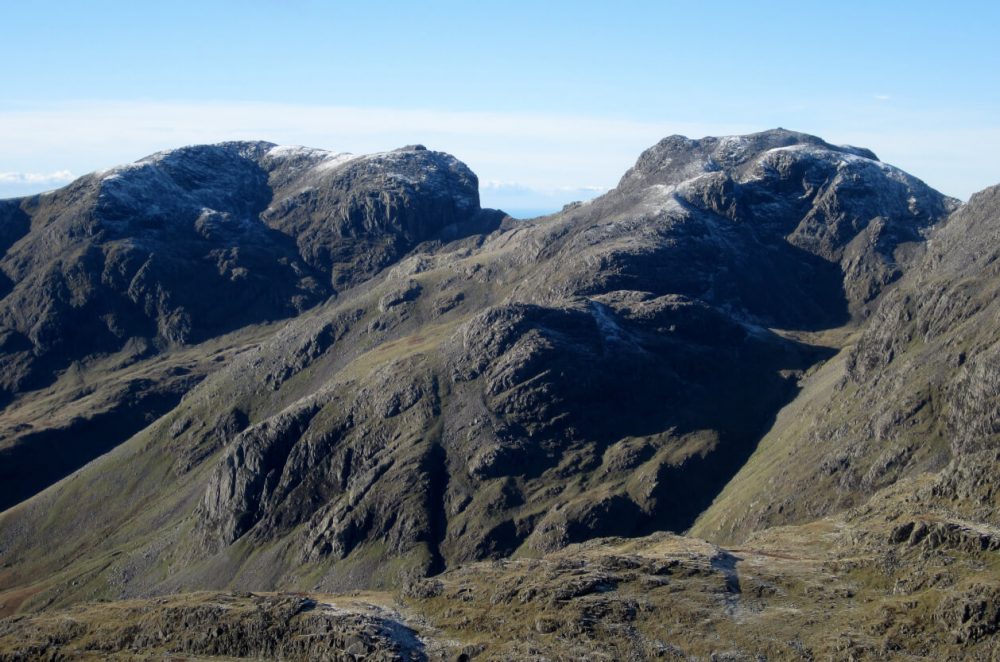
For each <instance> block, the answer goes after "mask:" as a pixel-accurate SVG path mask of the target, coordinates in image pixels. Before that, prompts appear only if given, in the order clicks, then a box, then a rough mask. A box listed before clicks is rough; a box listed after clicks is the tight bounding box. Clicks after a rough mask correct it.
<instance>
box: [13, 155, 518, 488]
mask: <svg viewBox="0 0 1000 662" xmlns="http://www.w3.org/2000/svg"><path fill="white" fill-rule="evenodd" d="M0 209H2V212H0V225H2V227H3V230H2V231H0V248H2V250H3V254H2V257H0V272H2V273H3V278H2V283H0V295H2V297H3V298H2V299H0V352H2V353H0V401H3V402H4V403H9V406H8V410H9V411H10V410H11V409H13V410H17V411H19V414H18V415H17V416H7V417H6V418H7V420H8V421H12V420H14V419H16V423H15V424H14V425H12V426H9V427H8V428H7V430H5V433H4V435H3V439H2V441H0V453H2V460H0V466H2V467H3V469H2V470H0V471H2V472H3V479H4V480H3V488H0V507H3V506H10V505H13V504H14V503H16V502H17V501H19V500H22V499H23V498H26V497H27V496H30V495H31V494H33V493H34V492H36V491H38V490H40V489H42V488H44V487H46V486H47V485H49V484H51V483H52V482H54V481H55V480H57V479H59V478H61V477H62V476H64V475H65V474H67V473H69V472H70V471H72V470H74V469H76V468H78V467H79V466H81V465H83V464H85V463H86V462H87V461H89V460H91V459H93V458H94V457H96V456H97V455H100V454H101V453H103V452H105V451H106V450H108V449H109V448H111V447H113V446H114V445H115V444H118V443H121V442H122V441H124V440H125V439H127V438H128V437H130V436H132V435H133V434H135V433H136V432H138V431H139V430H140V429H142V428H143V427H145V426H146V425H147V424H149V423H150V422H152V420H155V419H156V418H158V417H159V416H161V415H162V414H164V413H165V412H167V411H169V410H170V409H171V408H173V407H174V406H175V405H176V404H177V402H178V401H179V399H180V396H181V395H183V393H185V392H186V391H187V390H188V389H189V388H190V387H191V386H192V385H193V383H196V382H197V381H198V380H200V379H201V378H202V377H203V376H204V374H205V372H206V370H211V369H214V367H215V366H214V365H213V364H212V362H211V361H209V362H208V364H207V365H204V363H205V362H204V361H198V360H197V357H195V359H194V363H192V360H191V359H190V358H189V360H188V361H187V362H186V363H185V364H183V365H179V366H178V365H174V366H171V368H170V369H169V370H166V371H163V370H156V371H155V373H154V374H152V375H145V376H144V378H143V379H141V380H134V379H131V378H129V379H128V381H127V382H126V383H125V385H123V384H122V382H123V381H125V378H123V377H121V376H120V375H119V374H118V373H119V372H120V368H121V367H128V366H130V365H132V364H135V363H136V362H139V361H142V360H143V359H148V358H150V357H162V356H164V355H165V354H167V355H169V354H170V352H167V351H166V350H170V349H172V348H178V347H185V346H190V345H192V344H198V343H201V342H204V341H206V340H209V339H211V338H218V337H220V336H222V335H225V334H227V333H230V332H232V331H235V330H239V329H244V328H246V327H248V326H250V325H254V324H260V323H263V322H268V321H274V320H279V319H283V318H288V317H291V316H295V315H297V314H299V313H301V312H302V311H304V310H306V309H308V308H310V307H313V306H315V305H316V304H318V303H321V302H323V301H326V300H327V299H329V298H331V297H336V296H338V295H339V293H340V292H342V291H343V290H344V289H345V288H349V287H351V286H353V285H356V284H358V283H361V282H363V281H364V280H366V279H367V278H369V277H371V276H372V275H373V274H375V273H376V272H377V271H379V270H380V269H382V268H383V267H385V266H386V265H388V264H390V263H392V262H393V261H395V260H397V259H398V258H399V257H400V256H402V255H403V254H405V253H406V252H408V251H409V250H411V249H412V248H413V247H414V246H416V245H417V244H419V243H420V242H424V241H429V240H435V239H437V240H440V239H455V238H457V237H459V236H462V235H463V234H469V233H475V232H481V231H483V230H484V229H489V228H492V227H495V226H496V225H497V224H498V222H499V220H500V215H499V214H497V213H491V212H484V211H482V210H481V209H480V208H479V194H478V182H477V179H476V176H475V175H474V174H473V173H472V172H471V171H470V170H469V169H468V168H467V167H466V166H465V165H464V164H462V163H460V162H459V161H457V160H456V159H454V158H453V157H451V156H448V155H445V154H441V153H438V152H431V151H428V150H426V149H424V148H423V147H421V146H415V147H407V148H403V149H401V150H397V151H395V152H389V153H385V154H373V155H370V156H360V157H355V156H352V155H349V154H332V153H329V152H325V151H322V150H312V149H305V148H287V147H278V146H275V145H272V144H270V143H263V142H259V143H249V142H244V143H224V144H221V145H209V146H199V147H188V148H183V149H179V150H173V151H169V152H163V153H159V154H154V155H152V156H150V157H147V158H145V159H142V160H140V161H138V162H136V163H133V164H130V165H127V166H122V167H118V168H113V169H111V170H108V171H105V172H100V173H94V174H92V175H88V176H86V177H83V178H81V179H79V180H77V181H76V182H74V183H72V184H70V185H69V186H67V187H66V188H64V189H60V190H58V191H55V192H53V193H48V194H42V195H39V196H33V197H31V198H25V199H21V200H11V201H5V202H4V204H3V206H2V208H0ZM108 356H112V357H114V358H113V359H111V360H108V359H107V358H106V357H108ZM96 357H102V358H104V359H105V360H104V364H105V365H104V366H103V367H102V369H101V370H90V371H88V370H87V369H86V368H82V369H81V363H88V362H89V363H93V361H94V360H95V358H96ZM109 363H110V364H111V365H108V364H109ZM67 371H68V372H70V373H71V376H74V375H75V374H76V373H79V372H81V371H82V372H90V373H97V372H105V373H106V372H109V371H110V372H112V373H114V374H115V375H116V376H115V377H114V378H113V379H112V380H111V381H112V382H114V383H113V384H112V386H111V387H110V389H111V390H112V391H114V392H111V393H107V392H102V393H100V394H98V395H96V396H93V395H92V393H91V392H92V391H93V390H94V389H93V388H92V387H91V386H90V385H89V384H88V385H87V386H86V387H84V388H83V389H79V388H76V389H74V391H73V392H71V393H69V394H66V395H58V396H57V397H56V399H57V400H58V401H59V403H58V404H59V405H60V407H51V406H47V407H44V408H43V409H41V411H39V409H40V408H39V406H38V405H37V402H36V401H37V400H38V398H37V397H32V396H31V395H30V394H32V393H37V392H38V391H39V390H42V389H45V388H46V387H52V386H53V384H54V382H57V381H58V377H59V376H60V374H65V373H66V372H67ZM178 372H183V373H184V374H183V375H178V374H176V373H178ZM182 377H183V378H182ZM64 381H65V380H64ZM77 381H79V379H77ZM85 381H87V380H85ZM89 381H94V380H92V379H91V380H89ZM59 387H65V385H64V384H58V385H57V388H56V389H55V390H56V391H65V390H68V389H67V388H59ZM69 388H70V389H72V388H73V385H71V386H70V387H69ZM81 391H82V392H81ZM88 396H89V397H91V399H92V400H98V402H91V403H90V404H89V405H88V406H87V407H86V409H84V410H82V411H79V412H75V413H74V414H75V415H74V416H73V417H71V418H69V419H68V420H65V421H58V422H57V421H51V422H50V421H49V419H50V417H52V416H53V415H56V416H58V410H59V409H60V408H61V406H65V405H66V404H68V403H72V402H73V401H75V400H77V399H79V398H80V397H88ZM49 399H50V400H51V398H49Z"/></svg>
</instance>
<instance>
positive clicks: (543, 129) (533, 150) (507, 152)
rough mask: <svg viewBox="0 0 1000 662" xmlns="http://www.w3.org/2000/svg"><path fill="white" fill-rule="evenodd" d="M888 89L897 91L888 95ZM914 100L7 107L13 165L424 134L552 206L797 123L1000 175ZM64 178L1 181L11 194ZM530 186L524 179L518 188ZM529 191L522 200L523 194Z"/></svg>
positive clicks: (486, 188) (937, 163) (934, 164)
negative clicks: (626, 112)
mask: <svg viewBox="0 0 1000 662" xmlns="http://www.w3.org/2000/svg"><path fill="white" fill-rule="evenodd" d="M875 96H876V97H879V96H888V95H884V94H879V95H875ZM898 106H904V105H903V104H889V103H878V104H875V105H872V104H870V103H869V104H868V105H866V106H858V107H855V106H846V107H830V108H826V109H825V110H824V109H821V111H822V112H820V111H817V112H810V113H808V117H807V116H806V115H807V113H805V112H804V111H803V112H796V111H794V110H789V109H787V108H785V109H781V110H778V111H774V112H768V113H763V111H761V112H756V113H754V112H751V111H753V109H748V110H747V113H749V114H748V116H752V117H754V118H755V119H754V120H753V121H754V122H766V123H767V124H760V123H746V124H739V123H729V124H726V123H721V122H691V121H676V122H675V121H640V120H630V119H620V118H607V117H589V116H587V115H585V114H580V115H566V114H563V115H554V114H544V113H524V112H443V111H435V110H426V109H388V108H356V107H347V106H323V105H306V104H275V103H241V102H217V103H209V102H206V103H202V102H197V103H195V102H190V103H181V102H153V101H149V102H142V101H119V102H109V101H100V102H97V101H94V102H76V103H64V104H59V105H47V106H35V107H27V106H20V107H13V106H8V107H7V108H6V109H3V107H2V105H0V172H4V171H6V172H7V173H8V174H11V173H55V172H60V171H63V170H69V171H72V172H74V173H83V172H89V171H92V170H100V169H103V168H107V167H110V166H114V165H117V164H120V163H125V162H129V161H133V160H135V159H138V158H141V157H143V156H145V155H147V154H149V153H152V152H155V151H158V150H161V149H167V148H171V147H178V146H181V145H188V144H195V143H209V142H218V141H223V140H237V139H264V140H271V141H274V142H277V143H283V144H297V145H309V146H313V147H321V148H326V149H330V150H334V151H338V152H340V151H350V152H355V153H364V152H373V151H381V150H388V149H393V148H395V147H399V146H402V145H406V144H411V143H416V142H419V143H423V144H425V145H427V146H428V147H429V148H431V149H438V150H443V151H447V152H451V153H452V154H454V155H456V156H457V157H458V158H460V159H462V160H463V161H465V162H466V163H468V164H469V166H470V167H471V168H472V169H473V170H474V171H475V172H476V173H477V174H478V175H479V177H480V181H481V182H482V183H483V185H482V198H483V202H484V204H487V205H496V206H501V205H508V206H513V204H515V202H510V201H511V200H515V199H516V204H518V205H522V206H524V207H528V206H531V205H532V204H537V205H538V206H540V207H541V206H552V205H554V204H562V203H564V202H569V201H571V200H577V199H584V198H587V197H593V195H596V194H598V193H601V192H603V191H604V190H605V189H607V188H610V187H612V186H614V185H615V184H616V183H617V182H618V180H619V179H620V177H621V176H622V174H623V173H624V172H625V171H626V170H627V169H628V168H629V167H630V166H632V165H633V164H634V163H635V160H636V158H638V156H639V154H640V153H641V152H642V151H643V150H644V149H646V148H647V147H649V146H651V145H653V144H655V143H656V142H657V141H659V140H660V139H661V138H663V137H664V136H667V135H670V134H674V133H679V134H683V135H687V136H691V137H700V136H705V135H727V134H733V133H746V132H750V131H759V130H763V129H767V128H772V126H776V125H784V126H787V127H789V128H794V129H799V130H802V131H807V132H810V133H816V134H818V135H820V136H822V137H823V138H825V139H826V140H829V141H830V142H833V143H851V144H856V145H863V146H865V147H870V148H871V149H873V150H875V152H876V153H878V154H879V156H881V157H882V158H883V159H884V160H886V161H888V162H890V163H893V164H895V165H898V166H900V167H901V168H903V169H905V170H908V171H909V172H911V173H913V174H914V175H916V176H918V177H921V178H923V179H925V180H926V181H927V182H928V183H930V184H931V185H932V186H936V187H937V188H939V189H941V190H942V191H944V192H946V193H949V194H951V195H957V196H960V197H966V196H968V195H969V194H970V193H972V192H973V191H975V190H978V189H981V188H983V187H985V186H988V185H990V184H993V183H996V182H997V181H1000V166H998V165H997V160H996V154H997V153H1000V123H998V122H996V121H995V118H993V117H978V116H975V115H974V114H969V113H963V112H962V111H961V109H958V110H955V109H952V110H949V109H943V110H942V109H920V108H908V107H905V106H904V107H902V108H900V107H898ZM58 183H60V182H57V181H53V182H52V183H51V184H47V183H43V182H36V183H31V182H28V181H24V180H19V181H17V182H11V181H7V180H4V179H0V197H4V196H5V195H14V194H17V195H21V194H24V193H27V192H31V191H30V190H28V189H30V188H31V187H34V189H35V190H41V188H51V187H52V186H54V185H57V184H58ZM516 187H520V188H519V189H518V190H517V191H515V188H516ZM515 194H516V198H515Z"/></svg>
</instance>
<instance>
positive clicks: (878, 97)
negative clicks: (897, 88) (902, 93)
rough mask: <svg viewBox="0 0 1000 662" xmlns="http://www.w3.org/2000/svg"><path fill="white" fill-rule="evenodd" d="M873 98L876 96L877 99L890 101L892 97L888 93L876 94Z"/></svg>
mask: <svg viewBox="0 0 1000 662" xmlns="http://www.w3.org/2000/svg"><path fill="white" fill-rule="evenodd" d="M872 98H874V99H875V100H876V101H888V100H889V99H891V98H892V97H891V96H889V95H888V94H876V95H874V96H873V97H872Z"/></svg>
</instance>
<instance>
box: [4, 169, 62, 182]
mask: <svg viewBox="0 0 1000 662" xmlns="http://www.w3.org/2000/svg"><path fill="white" fill-rule="evenodd" d="M73 179H74V176H73V173H71V172H70V171H69V170H57V171H56V172H49V173H42V172H0V184H12V185H27V186H34V185H50V184H65V183H66V182H71V181H73Z"/></svg>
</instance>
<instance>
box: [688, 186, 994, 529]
mask: <svg viewBox="0 0 1000 662" xmlns="http://www.w3.org/2000/svg"><path fill="white" fill-rule="evenodd" d="M998 219H1000V187H994V188H990V189H987V190H985V191H982V192H980V193H978V194H976V195H974V196H973V197H972V198H971V199H970V200H969V202H968V203H967V204H965V205H964V206H962V208H961V209H959V210H958V211H957V212H955V213H954V214H953V215H952V216H951V217H950V218H949V219H948V221H947V222H946V223H944V224H943V225H942V226H941V227H940V228H938V229H937V230H936V231H935V232H934V233H933V234H932V235H931V238H930V240H929V241H928V242H927V244H926V249H925V251H924V254H923V256H922V257H921V258H920V259H919V261H917V262H916V264H915V265H914V267H913V268H912V269H911V270H910V271H909V272H908V273H907V275H906V276H904V277H903V279H902V280H901V281H900V282H899V284H898V286H897V287H895V288H894V289H893V290H892V291H891V292H889V293H888V294H887V295H886V297H885V298H884V299H883V301H882V302H881V303H880V305H879V306H878V307H877V309H876V311H875V312H874V313H873V315H872V317H871V319H870V320H869V322H868V324H867V325H866V326H865V327H864V329H862V330H860V331H859V332H858V333H857V335H856V338H855V339H854V340H853V342H852V343H851V344H850V345H849V346H848V347H846V348H845V349H844V350H843V351H842V352H841V353H840V355H839V356H838V357H837V358H836V359H834V360H831V361H830V362H829V363H828V364H827V365H826V366H824V367H823V369H822V370H820V371H819V372H817V373H816V374H815V375H814V376H813V377H812V378H811V379H810V380H809V381H808V382H807V383H806V386H805V387H804V389H803V392H802V395H801V397H800V399H799V401H798V402H797V406H796V408H795V409H794V410H791V409H789V410H788V411H787V412H786V414H787V415H786V416H785V418H784V419H783V420H781V419H779V421H778V422H777V424H776V425H775V426H774V428H773V429H772V430H771V431H770V432H769V433H768V435H767V436H766V437H765V439H764V441H763V442H762V443H761V445H760V447H759V449H758V450H757V452H756V453H755V455H754V456H753V457H752V458H751V459H750V461H749V462H748V463H747V464H746V466H745V467H744V468H743V469H742V470H741V471H740V473H739V474H737V476H736V477H735V478H734V480H733V481H732V482H731V483H730V484H729V485H728V486H727V488H726V490H725V491H724V492H723V493H722V494H721V495H720V497H719V498H718V500H717V501H716V503H715V504H714V505H713V506H712V508H710V509H709V510H708V511H707V512H706V513H704V514H703V515H702V516H701V519H700V520H699V522H698V524H696V525H695V527H694V528H693V533H695V534H697V535H700V536H705V537H709V538H712V539H716V540H724V541H727V542H736V541H739V540H741V539H742V538H744V537H746V536H747V535H748V534H749V533H751V532H753V531H756V530H760V529H764V528H767V527H769V526H774V525H777V524H787V523H798V522H805V521H809V520H812V519H815V518H817V517H819V516H823V515H826V514H829V513H831V512H836V511H838V510H843V509H844V508H846V507H849V506H855V505H858V504H861V503H863V502H864V501H865V500H866V499H867V498H868V497H869V496H870V495H872V494H873V493H874V492H876V491H877V490H879V489H880V488H884V487H887V486H890V485H893V484H894V483H896V482H897V481H899V480H901V479H903V478H906V477H910V476H917V475H919V474H921V473H924V472H929V471H930V472H939V475H940V476H941V479H940V480H941V481H942V482H941V484H940V485H939V486H938V487H936V488H935V489H937V490H940V494H939V495H938V497H939V498H940V499H945V498H947V499H948V501H949V507H950V508H951V509H952V510H953V511H954V512H956V513H961V514H962V515H963V516H964V517H969V518H972V519H974V520H975V521H984V522H990V523H994V524H995V523H996V522H997V519H996V513H997V510H996V506H997V503H996V501H995V498H994V497H993V494H994V489H995V485H996V482H995V480H994V479H993V473H994V469H995V468H996V466H997V465H996V460H997V458H996V456H995V450H994V449H995V447H996V443H997V437H996V435H997V433H998V432H1000V427H998V426H997V421H998V420H1000V419H998V416H1000V409H998V404H997V402H998V396H1000V387H998V383H1000V382H998V375H997V373H996V368H995V367H994V366H995V361H994V360H993V359H994V357H995V352H996V351H997V350H998V346H997V342H998V340H1000V329H998V327H997V323H996V320H997V319H998V309H997V304H996V295H997V294H998V293H1000V279H998V273H1000V272H998V271H997V266H996V264H995V262H996V260H997V258H998V257H1000V225H998ZM792 458H794V462H793V461H790V460H791V459H792Z"/></svg>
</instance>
